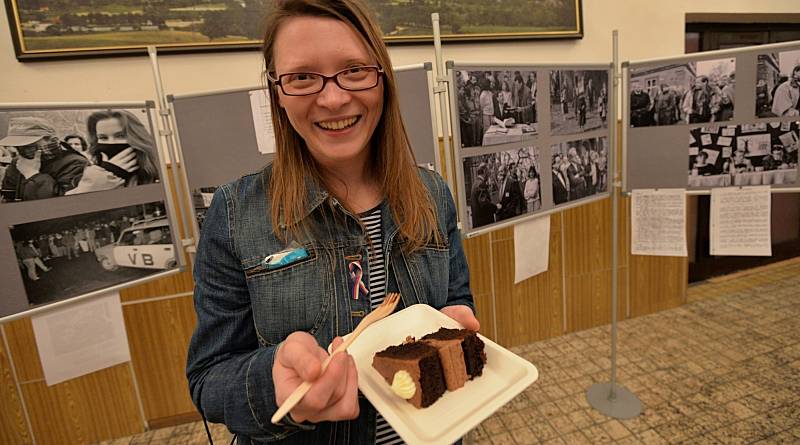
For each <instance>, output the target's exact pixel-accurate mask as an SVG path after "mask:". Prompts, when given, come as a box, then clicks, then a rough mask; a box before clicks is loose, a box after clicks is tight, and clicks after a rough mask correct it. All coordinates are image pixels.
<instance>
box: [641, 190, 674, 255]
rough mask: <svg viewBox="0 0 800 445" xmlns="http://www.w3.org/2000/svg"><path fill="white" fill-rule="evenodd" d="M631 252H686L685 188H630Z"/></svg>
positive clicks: (663, 253) (657, 253)
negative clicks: (631, 189)
mask: <svg viewBox="0 0 800 445" xmlns="http://www.w3.org/2000/svg"><path fill="white" fill-rule="evenodd" d="M631 253H632V254H634V255H660V256H687V252H686V191H685V190H684V189H660V190H633V192H632V193H631Z"/></svg>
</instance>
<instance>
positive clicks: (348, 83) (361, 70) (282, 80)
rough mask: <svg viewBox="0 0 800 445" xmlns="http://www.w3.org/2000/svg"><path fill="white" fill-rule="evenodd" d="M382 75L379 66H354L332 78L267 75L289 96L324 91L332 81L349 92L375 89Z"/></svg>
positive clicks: (308, 74) (301, 74) (321, 75)
mask: <svg viewBox="0 0 800 445" xmlns="http://www.w3.org/2000/svg"><path fill="white" fill-rule="evenodd" d="M382 74H383V68H381V67H379V66H353V67H350V68H345V69H343V70H341V71H339V72H337V73H335V74H333V75H332V76H326V75H324V74H320V73H286V74H281V75H280V76H278V78H277V79H276V78H274V77H272V74H271V73H267V78H268V79H269V80H270V81H271V82H273V83H275V85H278V86H279V87H280V88H281V91H283V94H285V95H287V96H308V95H310V94H316V93H319V92H320V91H322V89H323V88H325V84H326V83H327V82H328V81H329V80H331V79H332V80H333V81H334V82H335V83H336V85H338V86H339V88H341V89H343V90H347V91H363V90H368V89H370V88H375V87H376V86H378V80H379V79H380V77H381V75H382Z"/></svg>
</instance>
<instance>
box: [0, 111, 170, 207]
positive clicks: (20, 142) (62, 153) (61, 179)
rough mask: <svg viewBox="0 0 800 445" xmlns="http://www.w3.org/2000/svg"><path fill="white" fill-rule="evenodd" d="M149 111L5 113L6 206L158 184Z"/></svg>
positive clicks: (2, 173)
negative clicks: (9, 203)
mask: <svg viewBox="0 0 800 445" xmlns="http://www.w3.org/2000/svg"><path fill="white" fill-rule="evenodd" d="M158 163H159V162H158V153H157V149H156V142H155V140H154V139H153V135H152V129H151V126H150V124H149V119H148V116H147V111H146V110H143V109H138V110H124V109H116V110H108V109H102V110H98V109H95V110H91V109H89V110H87V109H79V110H42V111H24V112H21V111H0V184H1V185H0V187H2V188H0V196H2V198H1V199H2V202H18V201H32V200H36V199H44V198H53V197H58V196H67V195H77V194H81V193H88V192H96V191H103V190H111V189H116V188H120V187H132V186H136V185H143V184H151V183H154V182H158V181H159V172H158Z"/></svg>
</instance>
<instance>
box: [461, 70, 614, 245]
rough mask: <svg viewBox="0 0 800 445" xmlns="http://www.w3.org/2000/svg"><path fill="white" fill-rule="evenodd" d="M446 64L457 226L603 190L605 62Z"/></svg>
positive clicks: (608, 112)
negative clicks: (456, 202)
mask: <svg viewBox="0 0 800 445" xmlns="http://www.w3.org/2000/svg"><path fill="white" fill-rule="evenodd" d="M448 68H449V72H448V75H449V77H450V79H451V86H452V92H453V94H451V104H450V108H451V110H453V113H452V115H451V118H452V122H453V128H454V131H453V134H454V140H455V152H456V166H455V172H456V180H457V188H458V196H457V199H458V202H459V213H460V219H461V223H462V228H463V230H464V231H465V232H466V233H468V234H470V235H475V234H478V233H480V232H484V231H487V230H492V229H494V228H497V227H499V226H501V225H506V224H509V223H513V222H516V221H519V220H522V219H525V218H529V217H531V216H536V215H540V214H543V213H548V212H551V211H553V210H554V209H559V208H566V207H570V206H574V205H580V204H583V203H587V202H591V201H595V200H597V199H603V198H606V197H608V195H609V193H608V190H609V183H610V182H611V178H612V174H611V166H613V165H614V161H613V155H614V153H613V152H614V150H612V149H611V147H610V143H611V141H610V139H611V138H610V136H611V133H610V124H609V123H613V122H614V121H615V120H614V119H615V118H614V113H615V110H616V107H615V104H614V97H615V95H614V85H613V71H612V67H611V63H608V64H604V65H599V64H594V65H593V64H573V65H563V66H555V65H497V64H468V65H466V64H465V65H458V64H456V63H453V62H448ZM554 162H556V163H557V165H556V167H555V168H553V167H554V166H553V164H554ZM531 167H533V169H532V168H531ZM534 171H535V173H534ZM570 179H572V180H571V181H570Z"/></svg>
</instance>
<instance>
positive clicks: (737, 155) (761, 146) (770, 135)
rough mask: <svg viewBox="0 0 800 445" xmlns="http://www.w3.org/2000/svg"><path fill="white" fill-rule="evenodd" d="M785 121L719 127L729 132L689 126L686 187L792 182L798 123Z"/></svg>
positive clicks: (793, 180) (799, 137) (798, 134)
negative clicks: (703, 131) (719, 132)
mask: <svg viewBox="0 0 800 445" xmlns="http://www.w3.org/2000/svg"><path fill="white" fill-rule="evenodd" d="M776 123H777V122H776ZM788 124H789V125H788V127H782V126H781V125H773V123H770V125H767V123H764V122H761V123H756V124H740V125H728V126H725V127H723V128H722V130H723V131H722V132H723V133H724V134H730V135H731V136H722V135H717V134H704V133H702V129H700V128H695V129H692V130H689V134H690V137H689V176H688V182H687V185H688V188H695V189H696V188H708V187H727V186H746V185H791V184H794V183H795V182H796V181H797V153H798V146H799V145H800V132H798V125H800V124H799V123H798V122H789V123H788Z"/></svg>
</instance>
